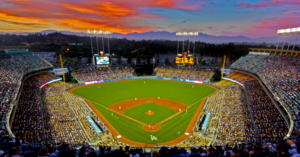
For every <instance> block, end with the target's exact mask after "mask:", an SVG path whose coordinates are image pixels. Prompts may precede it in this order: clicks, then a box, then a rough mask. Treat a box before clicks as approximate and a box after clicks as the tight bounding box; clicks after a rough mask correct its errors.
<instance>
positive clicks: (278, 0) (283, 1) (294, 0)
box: [234, 0, 300, 11]
mask: <svg viewBox="0 0 300 157" xmlns="http://www.w3.org/2000/svg"><path fill="white" fill-rule="evenodd" d="M297 4H300V1H299V0H288V1H287V0H273V1H267V2H261V3H257V4H249V3H245V2H241V3H240V4H236V5H234V7H237V8H255V9H254V10H253V11H255V10H256V9H257V8H263V7H275V6H285V5H297Z"/></svg>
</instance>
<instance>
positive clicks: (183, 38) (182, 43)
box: [182, 37, 184, 55]
mask: <svg viewBox="0 0 300 157" xmlns="http://www.w3.org/2000/svg"><path fill="white" fill-rule="evenodd" d="M183 52H184V37H183V40H182V55H183Z"/></svg>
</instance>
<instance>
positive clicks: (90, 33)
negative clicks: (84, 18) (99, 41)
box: [87, 30, 95, 65]
mask: <svg viewBox="0 0 300 157" xmlns="http://www.w3.org/2000/svg"><path fill="white" fill-rule="evenodd" d="M87 33H88V34H89V35H90V37H91V50H92V60H93V65H95V61H94V50H93V41H92V34H93V33H92V31H91V30H87Z"/></svg>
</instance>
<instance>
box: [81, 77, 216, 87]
mask: <svg viewBox="0 0 300 157" xmlns="http://www.w3.org/2000/svg"><path fill="white" fill-rule="evenodd" d="M134 79H157V80H170V81H180V82H190V83H197V84H209V85H212V86H215V87H217V88H219V89H222V88H221V87H219V86H217V85H215V84H211V83H209V82H208V81H201V80H192V79H179V78H166V77H161V76H141V77H131V76H129V77H126V78H115V79H105V80H96V81H88V82H84V83H83V84H84V85H90V84H97V83H103V82H112V81H122V80H134Z"/></svg>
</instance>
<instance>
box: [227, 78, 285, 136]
mask: <svg viewBox="0 0 300 157" xmlns="http://www.w3.org/2000/svg"><path fill="white" fill-rule="evenodd" d="M231 77H235V78H231ZM231 77H229V78H231V79H234V80H236V81H239V82H241V83H243V84H244V86H245V88H246V89H247V94H248V97H249V103H250V108H251V109H252V111H253V112H252V114H253V115H254V116H253V119H254V121H255V125H256V130H257V137H256V138H258V139H260V140H263V139H270V140H275V139H277V138H283V137H284V136H286V134H287V132H288V127H287V126H286V124H285V122H284V119H283V118H282V116H281V115H280V113H279V111H278V110H277V108H276V107H275V105H274V104H273V103H272V101H271V99H270V98H269V96H268V95H267V94H266V93H265V92H264V90H263V88H262V87H261V85H260V84H259V82H258V80H256V79H254V78H253V77H251V76H249V75H245V74H242V73H236V74H235V75H232V76H231Z"/></svg>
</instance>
